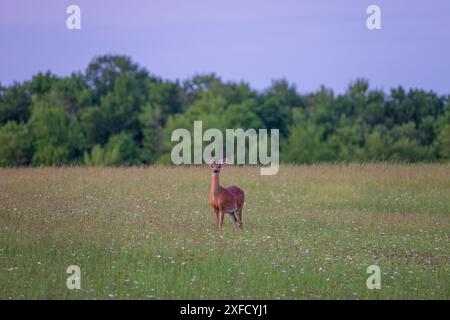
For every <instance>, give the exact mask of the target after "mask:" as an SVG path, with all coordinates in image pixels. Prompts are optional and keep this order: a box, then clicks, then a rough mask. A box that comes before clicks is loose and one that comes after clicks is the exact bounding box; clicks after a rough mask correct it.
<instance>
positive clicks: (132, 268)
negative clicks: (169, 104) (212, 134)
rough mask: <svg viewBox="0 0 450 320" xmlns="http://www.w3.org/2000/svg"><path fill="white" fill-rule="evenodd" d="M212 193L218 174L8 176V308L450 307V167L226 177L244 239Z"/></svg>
mask: <svg viewBox="0 0 450 320" xmlns="http://www.w3.org/2000/svg"><path fill="white" fill-rule="evenodd" d="M209 184H210V172H209V170H208V168H207V167H206V166H198V167H165V166H152V167H147V168H146V167H130V168H101V167H97V168H95V167H90V168H88V167H61V168H20V169H13V168H11V169H8V168H4V169H0V299H450V281H449V275H450V273H449V266H450V256H449V254H450V245H449V232H450V224H449V217H450V166H449V165H441V164H415V165H393V164H392V165H391V164H383V163H380V164H350V165H312V166H288V165H285V166H282V167H281V168H280V171H279V173H278V174H277V175H275V176H260V175H259V168H257V167H241V168H238V167H226V168H225V169H224V170H223V171H222V173H221V184H222V185H223V186H228V185H232V184H236V185H238V186H240V187H242V188H243V189H244V190H245V192H246V202H245V206H244V213H243V221H244V226H243V227H244V229H243V230H242V231H240V230H235V229H234V228H233V226H232V223H231V219H230V217H229V216H226V217H225V223H224V229H223V230H222V232H221V233H219V232H218V231H217V230H216V229H215V226H214V219H213V216H212V215H211V212H210V208H209V203H208V192H209ZM70 265H78V266H79V267H80V269H81V289H79V290H69V289H68V288H67V287H66V279H67V277H69V274H67V273H66V270H67V267H68V266H70ZM370 265H378V266H379V267H380V270H381V289H379V290H377V289H375V290H369V289H368V288H367V287H366V280H367V278H368V277H369V275H370V274H367V267H368V266H370Z"/></svg>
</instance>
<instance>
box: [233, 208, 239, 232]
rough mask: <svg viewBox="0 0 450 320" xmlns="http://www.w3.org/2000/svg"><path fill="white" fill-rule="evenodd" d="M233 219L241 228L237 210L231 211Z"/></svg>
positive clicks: (235, 224) (237, 226) (236, 225)
mask: <svg viewBox="0 0 450 320" xmlns="http://www.w3.org/2000/svg"><path fill="white" fill-rule="evenodd" d="M231 219H233V224H234V226H235V227H236V228H239V219H238V216H237V211H233V212H231Z"/></svg>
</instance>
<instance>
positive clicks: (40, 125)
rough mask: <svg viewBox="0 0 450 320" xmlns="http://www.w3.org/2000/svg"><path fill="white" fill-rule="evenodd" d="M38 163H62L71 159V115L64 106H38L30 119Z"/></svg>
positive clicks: (33, 159) (35, 162) (34, 161)
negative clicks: (69, 115)
mask: <svg viewBox="0 0 450 320" xmlns="http://www.w3.org/2000/svg"><path fill="white" fill-rule="evenodd" d="M30 128H31V131H32V134H33V137H34V146H35V153H34V155H33V158H32V162H33V164H36V165H60V164H64V163H68V162H69V159H70V157H69V156H70V144H69V117H68V115H67V112H66V111H65V110H64V109H62V108H50V107H42V106H36V107H35V108H34V110H33V113H32V115H31V119H30Z"/></svg>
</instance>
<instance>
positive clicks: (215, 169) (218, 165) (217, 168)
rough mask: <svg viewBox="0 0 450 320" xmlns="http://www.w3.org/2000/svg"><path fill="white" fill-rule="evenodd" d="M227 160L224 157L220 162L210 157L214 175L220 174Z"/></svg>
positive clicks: (209, 160) (210, 165) (209, 161)
mask: <svg viewBox="0 0 450 320" xmlns="http://www.w3.org/2000/svg"><path fill="white" fill-rule="evenodd" d="M226 162H227V159H226V158H225V159H222V160H220V161H219V162H215V161H213V160H212V159H208V163H209V167H210V168H211V170H212V172H213V174H214V175H219V174H220V170H221V169H222V166H223V165H224V164H225V163H226Z"/></svg>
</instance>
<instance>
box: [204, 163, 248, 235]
mask: <svg viewBox="0 0 450 320" xmlns="http://www.w3.org/2000/svg"><path fill="white" fill-rule="evenodd" d="M208 162H209V166H210V167H211V169H212V175H211V190H210V193H209V204H210V205H211V209H212V210H214V213H215V214H216V227H217V229H219V230H222V225H223V217H224V215H225V213H229V214H230V215H231V219H232V220H233V224H234V226H235V227H236V228H240V229H242V208H243V206H244V191H243V190H242V189H241V188H239V187H236V186H232V187H228V188H223V187H221V186H220V184H219V174H220V170H221V169H222V166H223V165H224V163H226V159H225V162H224V161H223V160H221V161H219V162H218V163H215V162H214V161H212V160H210V159H208Z"/></svg>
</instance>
